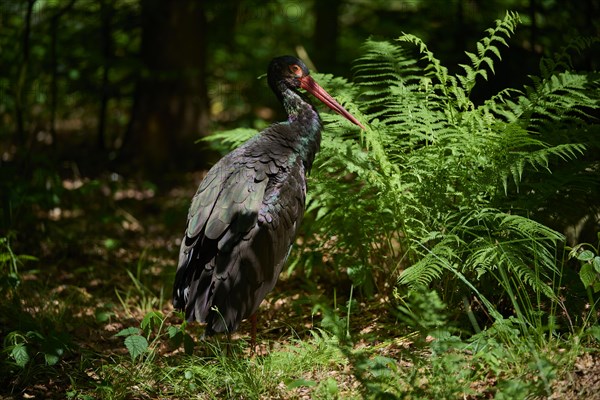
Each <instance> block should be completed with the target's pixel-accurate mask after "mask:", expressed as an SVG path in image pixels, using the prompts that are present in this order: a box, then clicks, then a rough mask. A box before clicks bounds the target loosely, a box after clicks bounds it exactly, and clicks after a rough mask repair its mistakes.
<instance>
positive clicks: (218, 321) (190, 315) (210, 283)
mask: <svg viewBox="0 0 600 400" xmlns="http://www.w3.org/2000/svg"><path fill="white" fill-rule="evenodd" d="M309 74H310V73H309V71H308V68H307V67H306V66H305V65H304V63H303V62H302V61H300V60H298V59H297V58H295V57H291V56H284V57H278V58H275V59H273V60H272V61H271V63H270V64H269V68H268V73H267V77H268V82H269V85H270V87H271V89H272V90H273V91H274V93H275V94H276V96H277V97H278V99H279V100H280V102H281V103H282V104H283V106H284V108H285V110H286V112H287V114H288V120H287V121H285V122H281V123H276V124H274V125H271V126H270V127H268V128H267V129H265V130H264V131H262V132H261V133H260V134H259V135H257V136H255V137H254V138H252V139H250V140H249V141H248V142H246V143H245V144H243V145H242V146H241V147H239V148H238V149H236V150H234V151H233V152H231V153H229V154H228V155H226V156H225V157H223V158H222V159H221V160H220V161H219V162H218V163H217V164H215V166H214V167H213V168H211V170H210V171H209V172H208V174H207V175H206V177H205V178H204V180H203V181H202V183H201V184H200V187H199V188H198V191H197V192H196V194H195V196H194V198H193V200H192V204H191V206H190V209H189V212H188V220H187V229H186V232H185V235H184V237H183V240H182V243H181V249H180V252H179V265H178V267H177V273H176V277H175V284H174V293H173V304H174V306H175V308H176V309H181V310H185V314H186V318H187V319H188V320H190V321H193V320H198V321H201V322H206V324H207V326H206V334H208V335H211V334H213V333H215V332H233V331H234V330H236V329H237V328H238V326H239V324H240V322H241V321H242V320H243V319H245V318H248V317H249V316H251V315H252V314H254V313H255V312H256V310H257V309H258V307H259V305H260V303H261V302H262V301H263V299H264V298H265V296H266V295H267V293H269V292H270V291H271V290H272V289H273V287H274V286H275V283H276V282H277V278H278V276H279V273H280V272H281V269H282V268H283V265H284V264H285V261H286V259H287V256H288V254H289V251H290V248H291V246H292V244H293V242H294V239H295V237H296V234H297V232H298V227H299V226H300V222H301V221H302V216H303V214H304V206H305V199H306V174H307V173H308V172H309V171H310V169H311V166H312V163H313V160H314V157H315V154H316V152H317V151H318V149H319V144H320V140H321V121H320V118H319V115H318V113H317V111H316V110H315V108H314V107H313V106H312V105H311V104H310V102H309V101H308V100H307V99H306V97H305V96H304V95H303V94H301V93H300V92H298V91H297V89H298V88H303V89H306V90H307V91H308V92H310V93H312V94H313V95H314V96H315V97H317V98H318V99H319V100H321V101H323V102H324V103H325V104H326V105H327V106H328V107H330V108H332V109H333V110H334V111H336V112H338V113H339V114H341V115H343V116H345V117H346V118H347V119H349V120H350V121H352V122H353V123H355V124H356V125H358V126H360V127H361V128H362V125H361V124H360V123H359V122H358V121H357V120H356V119H355V118H354V117H353V116H352V115H350V114H349V113H348V112H347V111H346V110H345V109H344V108H343V107H342V106H341V105H339V104H338V103H337V102H336V101H335V100H333V98H332V97H331V96H329V95H328V94H327V93H326V92H325V91H324V90H323V89H322V88H321V87H319V85H317V84H316V82H315V81H314V80H312V78H311V77H310V76H309Z"/></svg>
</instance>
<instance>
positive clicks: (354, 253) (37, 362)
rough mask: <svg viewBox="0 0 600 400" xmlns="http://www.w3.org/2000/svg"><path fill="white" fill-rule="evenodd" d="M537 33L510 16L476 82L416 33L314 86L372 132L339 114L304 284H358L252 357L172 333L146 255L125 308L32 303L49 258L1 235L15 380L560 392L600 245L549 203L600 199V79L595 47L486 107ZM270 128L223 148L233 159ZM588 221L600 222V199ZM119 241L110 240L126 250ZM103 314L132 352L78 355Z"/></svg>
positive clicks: (324, 164)
mask: <svg viewBox="0 0 600 400" xmlns="http://www.w3.org/2000/svg"><path fill="white" fill-rule="evenodd" d="M518 23H519V17H518V16H517V15H516V14H513V13H508V14H507V15H506V16H505V18H504V19H503V20H499V21H497V22H496V24H495V26H494V27H493V28H490V29H489V30H487V31H486V33H485V37H484V38H483V39H482V40H481V41H479V42H478V43H477V44H476V52H474V53H470V52H467V53H466V57H465V63H464V64H463V65H461V67H462V70H463V71H464V72H461V73H458V74H451V73H450V72H449V71H448V68H446V67H445V66H443V65H442V63H441V62H440V61H439V60H438V59H437V58H436V57H435V55H434V54H433V53H432V52H431V51H430V50H429V48H428V47H427V45H426V44H425V43H423V42H422V41H421V40H420V39H419V38H417V37H415V36H413V35H409V34H403V35H402V36H400V37H399V38H398V39H397V40H395V41H393V42H381V41H374V40H368V41H367V42H366V43H365V45H364V51H363V55H362V57H360V58H359V59H357V60H356V62H355V64H354V74H355V77H354V83H353V84H352V85H351V84H350V83H348V82H347V81H346V80H344V79H341V78H336V77H333V76H331V75H322V74H315V75H316V79H317V80H318V81H319V83H320V84H322V85H323V86H324V87H326V88H327V89H328V90H329V91H330V92H332V93H334V94H335V97H336V98H337V99H338V100H339V101H340V102H341V103H343V104H344V105H345V107H346V108H347V109H348V110H349V111H350V112H351V113H352V114H353V115H355V116H357V118H358V119H359V120H360V121H361V122H362V123H363V124H364V125H365V126H366V127H367V128H366V130H364V131H361V132H360V133H358V132H357V131H356V130H355V128H353V127H352V126H351V125H350V124H349V123H348V122H346V121H344V120H343V119H342V118H340V117H339V116H336V115H332V114H324V113H323V114H321V115H322V118H323V120H324V125H325V135H324V138H323V142H322V146H321V152H320V154H319V156H318V158H317V160H316V162H315V166H314V168H313V173H312V175H311V177H310V182H309V185H310V188H309V191H308V195H309V199H308V210H307V215H306V218H305V222H304V223H303V229H304V234H303V244H302V246H299V250H296V252H295V253H294V256H292V257H291V258H292V260H291V262H290V266H289V269H288V273H297V272H299V271H300V272H302V273H304V274H307V275H310V274H315V275H317V274H319V273H323V274H325V272H324V271H326V270H329V271H330V270H333V271H334V273H336V274H337V275H336V277H340V276H341V275H342V274H347V276H348V278H349V279H348V280H347V282H351V283H349V287H348V288H347V289H348V290H343V289H340V297H339V299H338V298H337V297H336V298H334V300H333V303H334V304H333V306H332V305H331V304H329V302H328V301H326V300H323V301H322V302H320V303H319V304H315V305H313V309H312V314H313V316H314V320H318V322H316V323H315V324H313V325H312V326H311V328H310V329H309V330H308V331H309V332H310V337H308V338H301V337H299V336H298V337H295V336H294V337H292V338H290V339H289V340H288V341H287V342H286V343H282V344H279V345H276V346H273V347H271V348H269V349H267V350H266V351H264V352H263V353H261V354H255V355H253V356H249V355H250V351H249V349H248V345H247V343H246V342H245V341H244V340H240V339H237V340H234V341H233V342H231V343H230V342H226V341H225V340H224V339H222V338H216V339H211V340H197V339H196V336H197V335H196V334H195V331H194V330H193V329H190V326H188V325H187V323H183V324H180V325H177V324H176V323H172V321H174V320H175V319H176V318H175V317H174V315H173V313H172V311H171V310H170V309H169V306H167V305H166V302H165V298H166V296H165V295H164V293H163V291H162V289H159V290H158V291H157V289H156V288H157V287H160V288H163V286H161V285H155V284H156V281H157V280H162V279H163V278H164V277H163V276H150V275H148V274H147V272H148V270H149V269H151V267H152V265H151V264H152V261H150V260H149V259H148V258H146V257H145V253H144V254H141V255H140V256H139V257H138V259H137V260H138V261H137V263H135V262H132V263H130V264H128V267H127V268H126V269H125V270H124V271H125V272H124V273H123V276H125V275H126V276H127V277H128V278H129V285H128V286H127V285H125V286H123V285H121V286H117V288H116V289H114V290H113V292H112V294H114V295H115V297H116V301H115V302H114V303H117V304H119V305H120V308H119V307H118V306H115V305H114V304H113V303H108V302H107V303H105V304H103V305H101V306H98V307H97V310H96V313H95V314H94V315H90V316H82V315H83V314H84V313H83V312H80V315H79V316H77V317H74V316H73V315H74V314H75V313H74V311H78V312H79V311H81V310H80V309H78V308H77V307H78V306H79V305H80V304H81V303H84V302H90V301H91V300H90V297H91V296H85V295H86V294H87V293H85V291H84V290H82V291H81V292H79V291H77V290H76V289H75V288H72V287H71V288H70V289H69V288H67V289H68V290H72V291H73V295H72V297H68V298H67V299H64V298H61V299H58V300H56V301H53V300H54V299H55V298H53V297H52V296H53V295H55V296H56V298H58V296H59V295H61V296H62V295H63V294H60V292H58V291H57V292H58V293H59V294H52V293H50V291H49V290H47V289H46V291H44V290H39V291H38V290H36V291H31V292H32V293H33V292H35V293H36V296H38V297H37V298H36V302H35V303H33V304H35V306H34V307H31V305H30V303H31V301H32V300H31V299H27V298H26V296H25V295H24V294H23V293H21V292H20V285H21V284H23V282H22V281H21V275H20V272H19V268H20V265H21V263H22V262H24V261H32V258H30V257H28V256H18V255H15V254H14V253H13V251H12V248H11V247H10V241H9V240H8V239H6V238H2V239H1V240H0V278H1V279H0V290H1V292H0V294H1V295H2V296H3V297H2V301H3V302H5V303H6V304H7V305H8V306H6V307H4V308H3V310H6V312H7V313H6V316H4V317H3V318H4V319H6V320H7V321H9V318H12V316H15V318H17V316H18V318H20V319H21V320H22V322H23V323H21V322H19V324H15V323H12V324H10V329H3V330H2V331H1V332H2V336H3V340H4V343H3V352H2V356H3V358H2V360H1V361H2V363H1V370H2V372H3V373H4V374H5V375H6V376H7V378H5V379H6V380H7V382H3V383H6V385H12V386H11V387H12V388H13V389H14V393H18V390H19V388H21V387H25V386H27V385H29V384H31V382H35V381H36V379H37V378H38V377H40V376H41V375H44V376H51V377H57V376H59V375H60V374H61V372H62V371H61V368H63V369H69V368H70V369H69V375H68V376H69V380H70V386H69V389H68V390H67V391H66V393H65V395H66V397H67V398H72V399H91V398H105V399H119V398H159V397H160V398H199V399H213V398H215V399H216V398H248V399H259V398H260V399H262V398H322V399H338V398H406V399H430V398H440V399H444V398H492V397H494V398H497V399H513V398H526V397H533V396H539V397H543V396H550V395H551V394H552V393H553V391H554V386H553V385H554V382H555V381H556V379H558V378H559V377H561V376H564V375H565V374H568V371H569V369H570V368H571V367H572V366H573V364H574V363H575V360H576V359H577V358H578V357H579V356H580V355H581V354H582V353H583V352H584V351H585V350H586V346H589V347H592V348H594V346H595V347H597V341H598V339H600V329H598V325H597V311H596V310H597V299H598V296H597V292H598V291H600V283H599V282H600V257H599V252H598V244H597V243H586V244H571V247H569V246H567V244H566V241H565V237H564V235H563V234H562V233H561V232H559V231H558V230H556V229H554V226H553V223H558V222H561V220H560V218H559V217H557V214H561V213H560V212H558V211H556V210H553V209H552V206H548V204H549V203H548V202H549V201H556V199H559V198H560V197H564V199H566V200H565V202H566V207H570V206H572V204H571V203H570V202H571V201H572V202H574V203H573V204H579V202H584V203H585V202H586V201H587V200H586V199H588V198H590V197H592V198H593V195H594V194H595V193H596V191H597V186H595V184H594V183H596V184H597V172H598V162H597V157H596V158H595V157H594V155H593V152H595V151H597V150H598V148H599V147H600V146H599V139H598V137H599V136H598V133H600V130H599V129H598V125H597V123H596V119H595V118H594V115H595V113H597V111H598V108H599V107H598V105H599V104H598V101H599V97H600V96H599V95H598V87H599V81H598V75H597V74H594V73H582V72H577V71H574V70H573V68H572V67H571V63H570V56H571V54H573V53H577V52H585V51H591V50H590V48H591V47H592V46H593V45H595V43H596V41H594V40H587V39H579V40H576V41H574V42H573V43H571V44H570V45H569V46H567V47H565V48H564V49H563V51H562V52H560V53H559V54H557V55H556V56H555V57H553V58H551V59H544V60H543V61H542V62H541V64H540V74H539V76H537V77H536V76H534V77H532V78H531V81H532V82H531V84H530V85H529V86H526V87H524V88H521V89H504V90H502V91H500V92H499V93H496V94H495V95H493V96H491V97H490V98H488V99H487V100H485V101H483V102H481V103H475V102H474V101H473V100H471V97H472V93H473V91H474V89H475V88H477V86H478V85H481V84H484V83H485V81H487V80H491V79H493V75H494V70H495V68H496V65H497V64H498V63H499V62H501V56H502V53H503V52H504V51H506V47H507V46H508V44H509V43H510V38H511V36H512V35H513V33H514V31H515V29H516V28H517V25H518ZM255 133H256V132H255V131H254V130H249V129H239V130H235V131H229V132H223V133H219V134H215V135H213V136H212V137H210V138H209V140H210V141H214V142H219V143H220V145H221V146H222V147H226V148H231V147H235V146H237V145H238V144H240V143H241V142H243V141H244V140H245V139H247V138H248V137H250V136H251V135H253V134H255ZM577 194H579V195H577ZM564 199H563V200H564ZM550 204H553V203H550ZM555 205H556V207H558V206H559V205H560V204H558V202H556V203H555ZM11 207H12V206H11ZM586 207H587V208H586V210H587V211H590V212H592V213H593V212H595V211H597V202H596V203H594V204H588V205H587V206H586ZM11 210H12V209H11ZM136 235H139V234H138V233H136ZM111 243H112V242H111ZM111 243H108V242H106V243H104V246H105V247H106V248H107V249H109V247H111V248H112V247H118V246H117V245H114V244H111ZM109 250H110V249H109ZM113 250H114V249H113ZM569 256H570V257H569ZM111 267H112V265H111ZM325 268H326V269H325ZM107 269H108V268H107ZM81 271H86V270H85V268H83V267H82V269H81ZM81 271H80V272H79V273H82V274H83V273H85V272H81ZM111 271H112V270H111ZM121 272H122V271H121ZM111 273H112V272H111ZM29 274H30V275H33V274H34V272H32V271H29ZM167 275H168V274H167ZM171 275H172V274H171ZM171 275H169V276H170V278H172V276H171ZM573 277H575V278H576V279H575V280H574V279H572V278H573ZM344 282H346V281H344ZM159 283H162V282H159ZM27 285H28V289H31V288H35V289H38V287H37V286H35V285H36V284H35V283H31V282H28V283H27ZM340 285H341V284H340ZM65 291H67V290H65ZM336 293H337V292H336ZM374 294H377V295H378V296H379V297H378V299H380V302H381V304H379V306H378V308H377V312H378V313H381V314H384V313H385V314H386V315H385V316H386V317H387V318H388V321H390V320H391V321H392V322H388V323H387V325H386V329H387V331H386V332H385V333H384V334H383V333H382V334H378V335H379V336H373V335H374V334H370V333H369V329H370V328H372V326H371V322H372V321H370V320H371V319H373V320H376V319H377V318H378V317H381V315H370V314H369V315H367V316H366V317H365V315H364V314H363V313H364V311H363V307H364V304H363V303H362V302H363V301H364V302H368V301H369V296H371V295H374ZM582 294H583V295H584V299H585V301H584V305H583V306H581V307H578V306H574V304H576V303H575V302H571V300H570V298H571V297H576V296H580V295H582ZM67 295H68V293H67V294H66V295H64V296H67ZM43 296H46V297H44V299H46V298H47V299H48V301H47V304H44V303H43V301H42V300H40V299H41V298H42V297H43ZM77 296H79V297H77ZM59 300H60V301H59ZM346 300H347V301H346ZM10 302H13V303H12V305H11V304H9V303H10ZM28 302H29V303H28ZM28 304H29V306H30V307H31V308H29V309H27V308H26V306H27V305H28ZM13 305H14V306H13ZM32 310H33V311H34V312H33V313H31V314H32V316H31V318H25V317H23V315H27V314H28V312H29V311H32ZM9 312H10V313H11V314H10V315H9ZM366 312H369V311H366ZM371 312H372V310H371ZM43 316H46V317H48V318H43ZM118 316H121V317H122V319H123V321H119V323H117V324H115V319H117V317H118ZM86 317H88V319H87V320H85V321H87V322H89V323H90V325H94V326H95V327H97V326H104V327H105V328H106V330H108V328H110V329H113V331H112V336H111V337H110V338H104V340H106V341H107V342H108V343H110V344H111V345H114V344H118V346H117V348H113V349H111V350H110V351H107V353H106V354H96V353H94V351H95V350H93V349H87V350H86V351H83V350H78V349H77V345H76V344H75V343H74V341H73V340H72V337H71V335H70V333H71V332H72V331H73V330H75V329H74V328H72V325H73V324H76V323H79V324H81V319H82V318H86ZM180 319H181V315H179V316H178V319H177V320H178V321H179V320H180ZM91 320H93V322H90V321H91ZM357 320H359V321H360V322H364V324H365V325H366V326H361V327H360V328H356V322H357ZM135 321H138V322H135ZM365 321H366V322H365ZM373 325H374V323H373ZM115 326H117V327H118V328H115ZM90 329H91V328H90ZM9 376H12V378H8V377H9ZM15 376H16V377H15ZM7 387H8V386H7ZM14 393H12V394H14Z"/></svg>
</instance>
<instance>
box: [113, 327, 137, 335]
mask: <svg viewBox="0 0 600 400" xmlns="http://www.w3.org/2000/svg"><path fill="white" fill-rule="evenodd" d="M139 333H140V328H136V327H133V326H131V327H129V328H125V329H123V330H122V331H121V332H119V333H117V334H116V335H115V336H131V335H138V334H139Z"/></svg>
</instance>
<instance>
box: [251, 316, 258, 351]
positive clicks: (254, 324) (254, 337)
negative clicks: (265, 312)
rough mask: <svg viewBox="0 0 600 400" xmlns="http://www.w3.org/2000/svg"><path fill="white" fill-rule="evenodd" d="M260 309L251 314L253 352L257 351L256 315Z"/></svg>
mask: <svg viewBox="0 0 600 400" xmlns="http://www.w3.org/2000/svg"><path fill="white" fill-rule="evenodd" d="M257 314H258V311H257V312H255V313H254V314H252V315H251V316H250V349H251V350H250V351H251V352H252V354H254V353H255V352H256V317H257Z"/></svg>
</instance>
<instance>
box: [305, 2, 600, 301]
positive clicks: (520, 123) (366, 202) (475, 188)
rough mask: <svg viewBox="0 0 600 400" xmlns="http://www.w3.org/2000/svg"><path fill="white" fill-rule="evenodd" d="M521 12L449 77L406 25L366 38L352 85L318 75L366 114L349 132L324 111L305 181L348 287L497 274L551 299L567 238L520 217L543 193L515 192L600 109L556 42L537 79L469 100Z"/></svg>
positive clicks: (568, 146)
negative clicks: (389, 37)
mask: <svg viewBox="0 0 600 400" xmlns="http://www.w3.org/2000/svg"><path fill="white" fill-rule="evenodd" d="M518 21H519V19H518V16H517V15H516V14H512V13H507V15H506V16H505V18H504V19H503V20H499V21H496V25H495V27H494V28H491V29H488V30H487V32H486V37H484V38H483V39H482V40H481V41H479V42H478V43H477V47H476V48H477V52H476V53H469V52H467V53H466V55H467V60H468V63H467V64H464V65H461V67H462V68H463V69H464V73H463V74H456V75H451V74H449V72H448V69H447V68H446V67H444V66H443V65H442V64H441V62H440V61H439V60H438V59H436V58H435V56H434V54H433V53H432V52H431V51H430V50H429V49H428V48H427V46H426V45H425V43H423V42H422V41H421V40H420V39H419V38H417V37H415V36H413V35H407V34H405V35H403V36H401V37H400V38H399V39H398V40H397V41H396V42H394V43H389V42H377V41H372V40H369V41H367V42H366V43H365V46H364V55H363V56H362V57H361V58H359V59H358V60H357V61H356V64H355V84H354V85H353V87H349V86H348V85H346V84H345V82H344V81H342V80H340V79H339V78H333V77H331V76H325V75H321V76H319V80H320V81H321V82H323V83H324V85H325V86H328V87H329V88H332V91H333V92H334V93H336V96H337V97H338V99H341V100H345V104H346V105H347V108H348V109H349V110H350V112H352V113H353V114H355V115H358V116H359V119H361V120H362V121H368V128H367V130H366V131H365V132H362V133H361V135H362V136H361V137H360V140H357V138H356V137H354V136H352V135H351V134H349V133H348V132H349V129H348V127H349V126H348V125H347V124H346V123H345V122H344V121H342V120H341V119H340V118H338V117H337V116H335V115H329V114H328V115H325V116H324V119H325V121H326V122H327V123H328V124H327V129H326V131H327V132H328V134H327V135H326V136H325V139H324V141H323V144H322V149H321V154H320V157H319V159H318V160H319V162H318V165H316V167H315V169H314V173H313V176H312V181H311V191H310V194H311V203H310V205H311V209H313V210H316V214H315V215H316V221H315V224H314V225H312V228H313V229H315V230H317V231H320V233H321V235H320V236H319V237H320V238H322V237H328V238H333V239H332V240H331V241H329V242H323V243H327V244H326V245H327V246H329V247H330V249H329V251H330V254H333V255H334V256H335V258H334V259H333V264H334V265H337V266H340V265H341V266H343V267H346V269H347V271H348V272H349V274H350V276H351V278H353V280H354V282H355V283H356V284H362V285H364V287H366V288H367V289H368V288H369V287H370V286H371V285H372V284H376V285H384V284H386V283H388V284H389V283H390V281H392V282H393V279H395V278H396V277H397V278H398V279H399V282H400V284H402V285H407V286H409V287H412V286H415V285H427V284H431V283H432V282H434V283H437V284H443V285H444V288H445V289H446V291H445V293H446V295H447V296H448V297H451V296H452V295H453V294H454V291H455V290H457V289H456V288H457V286H459V285H448V282H450V281H453V282H457V280H456V279H454V278H456V276H460V277H462V278H463V279H467V280H468V281H469V282H475V283H476V282H480V283H483V282H487V285H480V288H481V290H482V292H485V286H487V287H488V288H492V290H488V293H492V294H493V293H498V291H497V289H496V288H497V287H498V282H500V283H501V285H504V287H503V288H504V289H505V290H504V293H505V294H510V293H511V292H513V291H515V290H516V289H515V288H522V287H529V288H530V289H531V292H532V293H533V295H535V296H538V295H540V294H543V295H545V296H546V297H549V298H555V294H554V292H553V288H552V285H551V284H550V283H551V282H552V281H553V279H554V278H555V277H556V276H557V274H558V270H557V254H556V251H557V246H558V245H559V244H560V243H561V242H562V241H563V236H562V235H561V234H559V233H557V232H555V231H553V230H552V229H550V228H548V227H546V226H544V225H543V224H541V223H539V222H536V221H534V220H532V219H530V218H529V213H530V211H529V210H528V209H527V208H525V207H524V205H527V207H531V212H533V211H535V210H536V208H537V207H542V204H537V205H536V204H532V203H531V202H529V203H527V202H519V201H520V199H521V198H522V197H527V196H529V195H531V194H532V193H533V190H532V189H531V187H527V188H526V189H524V188H521V185H524V184H525V183H526V178H527V176H528V175H536V176H538V178H539V176H541V175H546V176H549V175H550V173H551V171H550V166H551V165H552V163H553V162H554V163H563V164H564V163H567V162H569V161H573V160H575V159H576V158H577V157H578V156H580V155H582V154H583V153H584V152H585V150H586V145H585V144H584V142H586V141H587V139H585V138H584V137H583V136H577V135H576V134H573V133H574V132H580V133H581V132H584V131H585V130H586V129H587V130H589V129H590V127H591V126H592V122H591V121H593V120H592V118H591V117H589V116H588V115H587V114H586V111H589V110H591V109H597V108H598V100H599V96H598V92H597V85H598V79H597V78H596V77H595V76H593V75H591V74H580V73H575V72H572V71H561V69H564V67H565V65H567V66H568V63H566V62H565V61H568V57H567V56H566V55H565V54H566V53H565V54H562V55H560V56H558V58H557V59H556V60H554V61H553V60H545V61H544V62H543V63H542V74H541V77H539V78H533V85H532V86H530V87H525V88H524V89H523V90H511V89H506V90H503V91H501V92H500V93H498V94H496V95H495V96H493V97H492V98H490V99H489V100H487V101H486V102H485V103H484V104H482V105H476V104H474V103H473V102H472V101H471V99H470V97H471V92H472V91H473V88H474V87H475V86H476V85H477V84H478V83H480V82H482V81H483V80H487V79H491V78H492V76H493V74H494V65H495V64H496V63H498V62H499V61H501V49H502V48H505V47H507V45H508V40H509V38H510V36H511V35H512V34H513V33H514V30H515V28H516V26H517V23H518ZM589 45H590V42H589V41H584V40H581V41H579V42H578V43H576V44H575V45H574V46H575V47H577V50H582V49H584V48H585V47H587V46H589ZM351 99H359V100H355V102H354V103H352V100H351ZM569 131H570V132H571V133H570V134H565V133H566V132H569ZM559 166H560V164H559ZM507 277H509V278H508V279H504V278H507ZM482 286H483V287H482ZM508 286H510V287H508ZM447 300H448V298H447Z"/></svg>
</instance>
